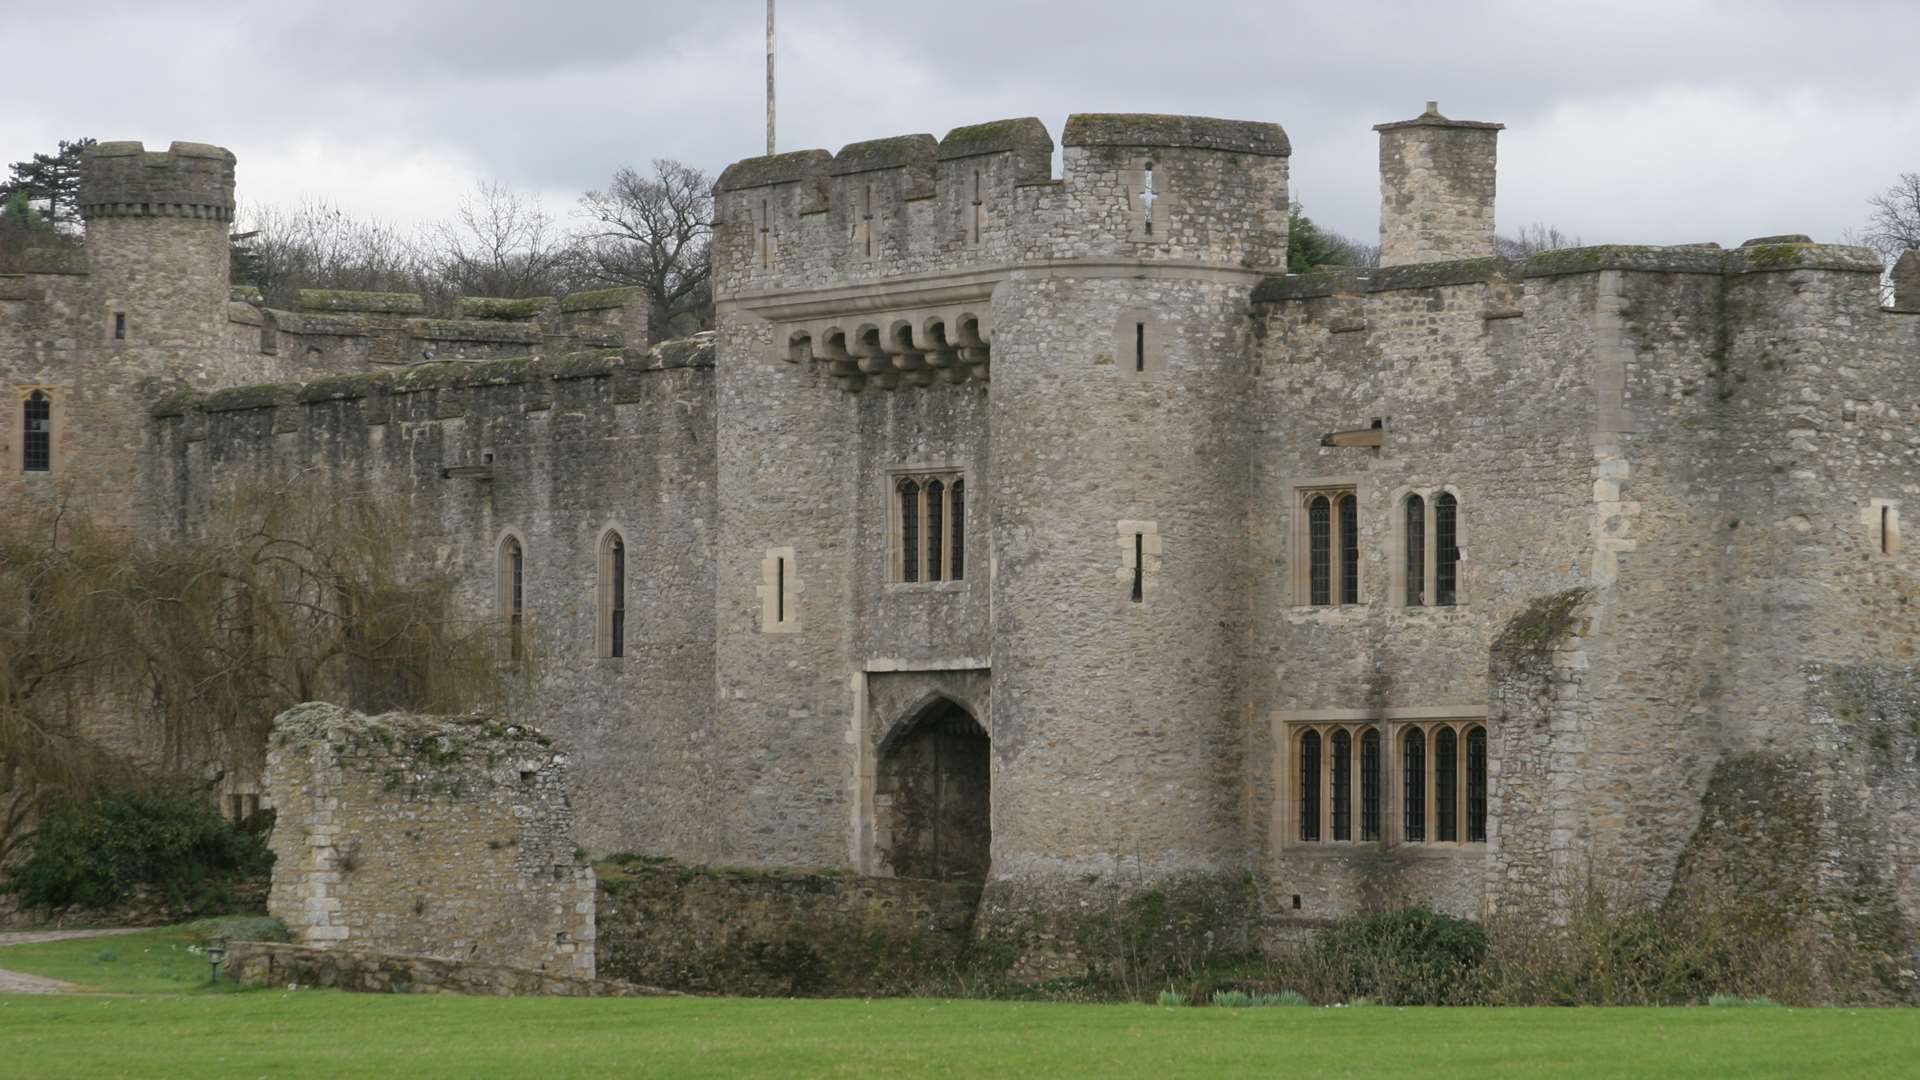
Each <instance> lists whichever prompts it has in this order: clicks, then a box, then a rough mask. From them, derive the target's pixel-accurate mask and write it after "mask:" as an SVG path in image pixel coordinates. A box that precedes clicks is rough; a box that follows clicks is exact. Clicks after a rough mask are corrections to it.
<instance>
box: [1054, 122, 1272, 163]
mask: <svg viewBox="0 0 1920 1080" xmlns="http://www.w3.org/2000/svg"><path fill="white" fill-rule="evenodd" d="M1060 141H1061V144H1062V145H1065V146H1142V147H1145V146H1165V147H1184V148H1188V149H1195V150H1225V151H1229V152H1232V153H1236V154H1259V155H1262V156H1265V157H1288V156H1290V155H1291V154H1292V153H1293V144H1292V143H1291V142H1289V141H1288V139H1287V133H1286V131H1285V130H1283V129H1282V128H1281V127H1280V125H1279V124H1269V123H1265V122H1262V121H1257V120H1217V119H1214V118H1213V117H1210V116H1165V115H1159V114H1155V113H1075V114H1074V115H1072V116H1069V117H1067V130H1066V133H1065V134H1064V135H1062V136H1061V138H1060Z"/></svg>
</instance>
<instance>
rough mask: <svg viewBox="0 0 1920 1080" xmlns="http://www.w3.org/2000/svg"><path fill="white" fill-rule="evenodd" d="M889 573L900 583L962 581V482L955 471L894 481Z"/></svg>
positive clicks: (964, 503) (964, 504)
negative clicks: (891, 558) (891, 551)
mask: <svg viewBox="0 0 1920 1080" xmlns="http://www.w3.org/2000/svg"><path fill="white" fill-rule="evenodd" d="M890 503H891V505H892V508H893V528H892V533H893V570H892V574H891V576H892V578H893V580H894V582H896V583H898V584H915V583H919V582H936V581H960V580H963V579H964V578H965V577H966V529H967V517H966V515H967V500H966V480H965V478H963V477H962V476H961V475H960V474H959V473H957V472H938V473H912V474H903V475H898V476H895V477H894V480H893V498H892V499H891V500H890Z"/></svg>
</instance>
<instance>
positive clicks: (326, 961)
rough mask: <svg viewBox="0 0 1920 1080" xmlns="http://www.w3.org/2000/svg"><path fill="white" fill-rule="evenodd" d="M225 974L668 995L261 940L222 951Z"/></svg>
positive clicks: (368, 989)
mask: <svg viewBox="0 0 1920 1080" xmlns="http://www.w3.org/2000/svg"><path fill="white" fill-rule="evenodd" d="M227 974H228V975H229V976H230V977H231V978H233V979H234V980H235V981H236V982H239V983H240V984H241V985H243V986H261V987H269V986H271V987H285V988H298V989H328V990H345V991H348V992H352V993H368V994H466V995H476V996H487V997H669V996H675V995H674V994H673V992H672V991H670V990H659V989H655V988H654V987H651V986H639V985H636V984H634V983H628V982H620V981H617V980H614V979H582V978H576V977H574V976H570V975H555V974H552V973H550V972H545V971H535V970H533V969H531V968H518V967H509V966H507V965H505V964H476V963H468V962H465V961H458V960H440V959H436V958H434V957H431V956H407V955H401V954H396V953H376V952H368V951H364V950H360V949H342V948H315V947H312V946H306V945H283V944H279V943H276V942H268V941H235V942H232V943H230V944H228V946H227Z"/></svg>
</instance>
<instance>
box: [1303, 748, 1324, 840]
mask: <svg viewBox="0 0 1920 1080" xmlns="http://www.w3.org/2000/svg"><path fill="white" fill-rule="evenodd" d="M1300 839H1302V840H1308V841H1314V840H1319V839H1320V733H1319V732H1317V731H1306V732H1302V733H1301V735H1300Z"/></svg>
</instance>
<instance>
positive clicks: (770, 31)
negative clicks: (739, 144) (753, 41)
mask: <svg viewBox="0 0 1920 1080" xmlns="http://www.w3.org/2000/svg"><path fill="white" fill-rule="evenodd" d="M767 155H768V156H769V157H771V156H772V155H773V0H767Z"/></svg>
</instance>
